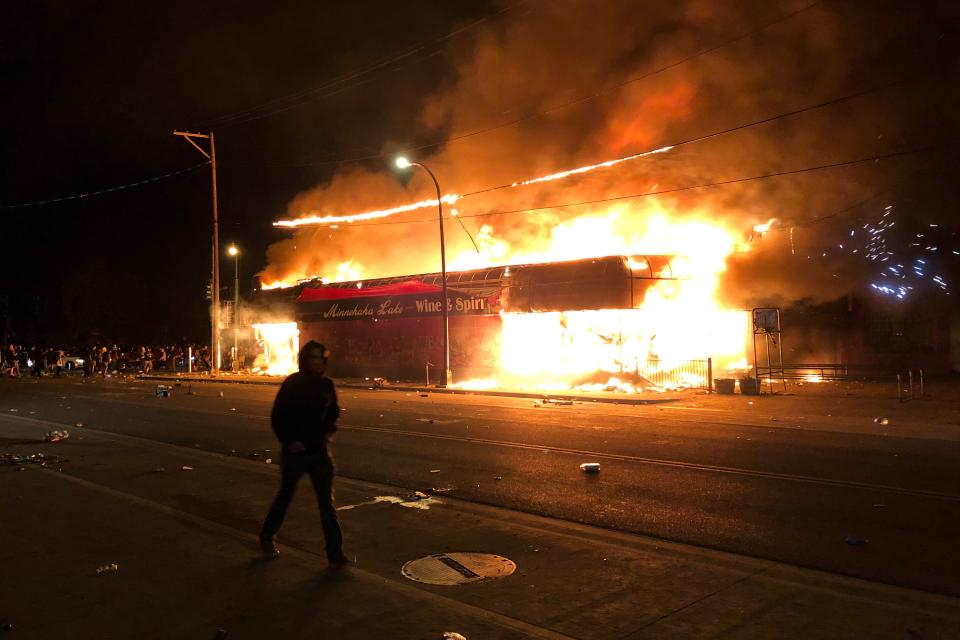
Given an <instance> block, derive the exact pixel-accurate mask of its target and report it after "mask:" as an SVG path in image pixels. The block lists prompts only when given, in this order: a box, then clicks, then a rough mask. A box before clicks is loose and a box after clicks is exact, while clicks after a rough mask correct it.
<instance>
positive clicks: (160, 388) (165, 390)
mask: <svg viewBox="0 0 960 640" xmlns="http://www.w3.org/2000/svg"><path fill="white" fill-rule="evenodd" d="M172 390H173V387H169V386H167V385H165V384H158V385H157V389H156V392H155V393H156V395H157V397H158V398H169V397H170V392H171V391H172Z"/></svg>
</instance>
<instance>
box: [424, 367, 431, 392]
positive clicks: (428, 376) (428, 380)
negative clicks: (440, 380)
mask: <svg viewBox="0 0 960 640" xmlns="http://www.w3.org/2000/svg"><path fill="white" fill-rule="evenodd" d="M424 365H425V367H426V369H427V386H428V387H429V386H430V363H429V362H426V363H424Z"/></svg>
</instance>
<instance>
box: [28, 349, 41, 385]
mask: <svg viewBox="0 0 960 640" xmlns="http://www.w3.org/2000/svg"><path fill="white" fill-rule="evenodd" d="M43 357H44V356H43V352H42V351H40V349H39V348H38V347H33V348H32V349H30V360H31V361H33V377H34V378H36V379H37V380H39V379H40V376H41V375H43Z"/></svg>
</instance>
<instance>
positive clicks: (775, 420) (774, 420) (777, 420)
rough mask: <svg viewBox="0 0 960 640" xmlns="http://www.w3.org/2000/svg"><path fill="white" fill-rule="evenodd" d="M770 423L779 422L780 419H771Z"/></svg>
mask: <svg viewBox="0 0 960 640" xmlns="http://www.w3.org/2000/svg"><path fill="white" fill-rule="evenodd" d="M770 422H779V419H778V418H770Z"/></svg>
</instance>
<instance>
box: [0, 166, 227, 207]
mask: <svg viewBox="0 0 960 640" xmlns="http://www.w3.org/2000/svg"><path fill="white" fill-rule="evenodd" d="M208 164H210V161H209V160H204V161H203V162H201V163H199V164H195V165H193V166H192V167H187V168H186V169H180V170H179V171H171V172H170V173H165V174H163V175H160V176H154V177H152V178H146V179H144V180H138V181H137V182H131V183H129V184H124V185H120V186H116V187H109V188H106V189H98V190H97V191H88V192H86V193H78V194H75V195H72V196H63V197H61V198H48V199H46V200H36V201H33V202H21V203H18V204H0V209H19V208H23V207H38V206H41V205H46V204H55V203H58V202H67V201H70V200H80V199H82V198H92V197H95V196H101V195H106V194H108V193H114V192H116V191H124V190H126V189H133V188H134V187H140V186H143V185H145V184H150V183H152V182H158V181H160V180H165V179H167V178H173V177H175V176H179V175H182V174H184V173H188V172H190V171H194V170H196V169H199V168H200V167H204V166H206V165H208Z"/></svg>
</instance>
